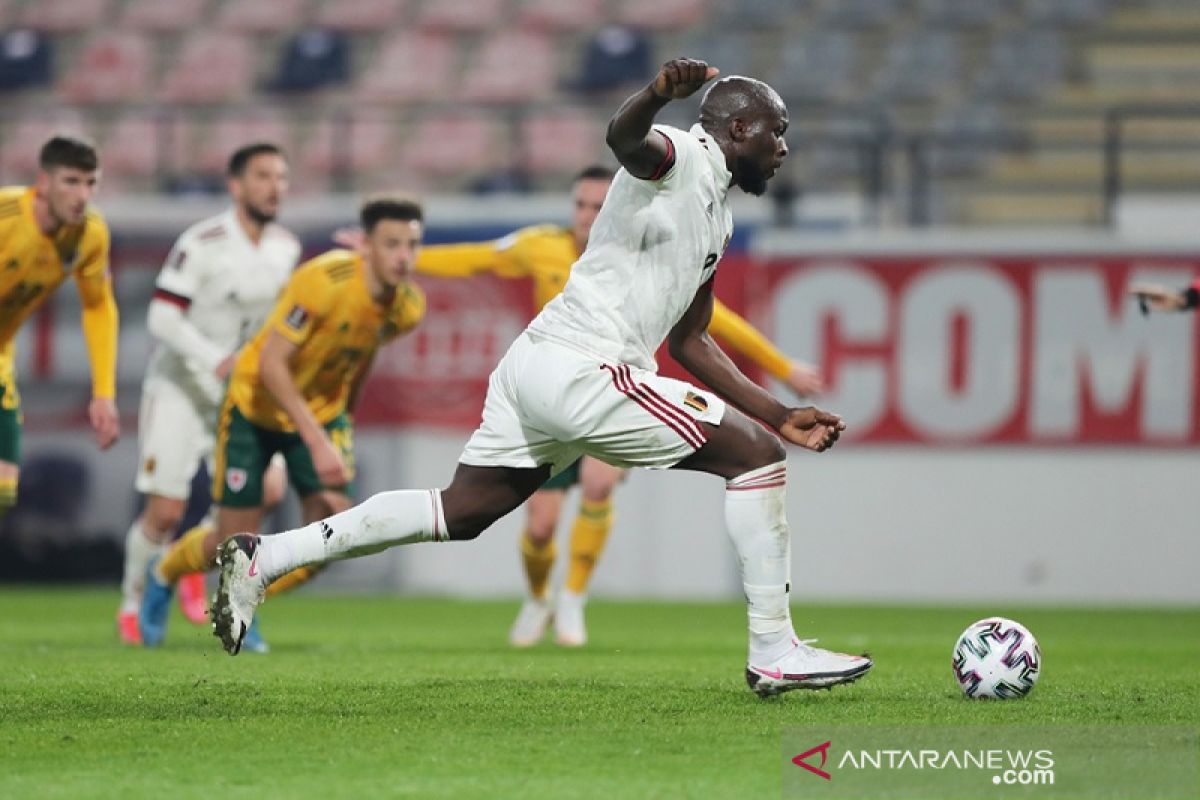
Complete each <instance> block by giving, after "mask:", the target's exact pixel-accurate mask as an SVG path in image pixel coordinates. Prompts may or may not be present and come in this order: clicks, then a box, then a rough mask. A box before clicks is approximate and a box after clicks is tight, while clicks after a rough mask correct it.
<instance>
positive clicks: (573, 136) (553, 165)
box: [520, 108, 607, 176]
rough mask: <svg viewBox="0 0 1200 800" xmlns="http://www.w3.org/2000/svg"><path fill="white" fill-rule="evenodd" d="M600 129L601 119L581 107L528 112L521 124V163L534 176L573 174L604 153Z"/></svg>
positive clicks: (603, 121) (601, 130)
mask: <svg viewBox="0 0 1200 800" xmlns="http://www.w3.org/2000/svg"><path fill="white" fill-rule="evenodd" d="M604 129H605V119H604V118H602V117H601V116H600V115H598V114H595V113H592V112H590V111H587V110H585V109H582V108H555V109H551V110H548V111H538V112H534V113H531V114H529V115H528V116H527V117H526V118H525V119H524V121H523V122H522V123H521V133H520V136H521V138H520V147H521V162H522V163H523V164H525V165H526V167H527V168H528V169H529V170H530V171H531V172H532V173H533V174H535V175H562V176H571V175H574V174H575V173H577V172H579V170H581V169H582V168H583V167H585V166H587V165H588V164H591V163H593V162H595V161H598V160H601V159H602V158H603V157H604V156H605V155H606V154H607V151H606V149H605V147H604Z"/></svg>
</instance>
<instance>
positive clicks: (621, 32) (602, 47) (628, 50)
mask: <svg viewBox="0 0 1200 800" xmlns="http://www.w3.org/2000/svg"><path fill="white" fill-rule="evenodd" d="M652 61H653V59H652V53H651V46H650V39H649V37H648V36H647V35H646V34H644V33H641V32H640V31H635V30H633V29H631V28H627V27H624V26H622V25H609V26H607V27H605V28H601V29H600V30H599V31H597V32H596V33H595V34H593V35H592V37H591V38H590V39H589V40H588V42H587V45H586V47H585V50H584V54H583V61H582V63H581V64H580V68H579V77H578V78H577V79H576V80H575V81H574V87H575V88H577V89H579V90H581V91H585V92H595V91H604V90H606V89H613V88H616V87H618V86H623V85H625V84H627V83H631V82H645V81H646V76H647V75H650V74H651V73H650V71H651V68H652V67H651V64H652Z"/></svg>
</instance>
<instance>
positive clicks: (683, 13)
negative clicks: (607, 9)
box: [617, 0, 708, 31]
mask: <svg viewBox="0 0 1200 800" xmlns="http://www.w3.org/2000/svg"><path fill="white" fill-rule="evenodd" d="M707 11H708V0H655V2H653V3H647V2H645V0H623V2H622V3H621V5H620V7H619V9H618V10H617V21H618V22H620V23H621V24H623V25H628V26H630V27H632V28H641V29H644V30H656V31H678V30H684V29H686V28H690V27H692V26H694V25H697V24H698V23H700V22H701V20H702V19H703V17H704V14H705V13H706V12H707Z"/></svg>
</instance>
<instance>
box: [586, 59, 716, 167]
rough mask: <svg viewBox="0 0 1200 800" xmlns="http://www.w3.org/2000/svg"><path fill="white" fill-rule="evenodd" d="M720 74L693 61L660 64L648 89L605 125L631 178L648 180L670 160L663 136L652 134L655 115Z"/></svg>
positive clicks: (705, 65)
mask: <svg viewBox="0 0 1200 800" xmlns="http://www.w3.org/2000/svg"><path fill="white" fill-rule="evenodd" d="M719 73H720V71H719V70H718V69H717V68H716V67H710V66H709V65H708V64H706V63H705V62H703V61H697V60H696V59H694V58H676V59H674V60H671V61H668V62H667V63H665V64H663V66H662V69H660V70H659V71H658V75H656V76H655V78H654V80H653V81H651V83H650V85H648V86H647V87H646V88H644V89H642V90H641V91H640V92H638V93H637V94H635V95H633V96H632V97H630V98H629V99H628V100H626V101H625V102H624V103H623V104H622V105H621V107H620V108H619V109H617V113H616V114H614V115H613V118H612V119H611V120H609V123H608V136H607V137H606V141H607V142H608V146H609V148H610V149H612V151H613V155H615V156H616V157H617V161H619V162H620V163H621V166H623V167H624V168H625V169H627V170H628V171H629V174H630V175H633V176H634V177H635V178H651V177H654V176H655V174H656V173H659V172H661V171H662V170H661V167H662V165H663V163H664V162H665V161H666V160H668V158H669V156H670V150H669V143H668V141H667V139H666V137H665V136H661V135H659V134H652V132H651V129H650V126H651V125H653V124H654V115H655V114H657V113H658V112H659V109H661V108H662V107H663V106H665V105H666V104H667V103H669V102H671V101H672V100H681V99H683V98H685V97H688V96H689V95H691V94H693V93H694V92H695V91H696V90H697V89H699V88H700V87H701V86H703V85H704V84H706V83H708V82H709V81H710V80H712V79H713V78H715V77H717V75H718V74H719Z"/></svg>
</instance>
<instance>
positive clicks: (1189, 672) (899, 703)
mask: <svg viewBox="0 0 1200 800" xmlns="http://www.w3.org/2000/svg"><path fill="white" fill-rule="evenodd" d="M115 603H116V593H115V592H112V591H109V592H98V591H78V590H26V589H20V590H14V589H7V590H0V609H3V614H0V798H26V797H29V798H37V799H38V800H46V799H47V798H58V797H62V798H83V797H117V798H134V797H153V798H163V800H167V799H168V798H169V799H170V800H178V799H179V798H191V797H195V798H206V800H212V798H241V797H245V798H266V797H321V798H333V797H347V798H349V797H353V798H368V797H369V798H377V797H412V798H476V797H478V798H508V797H522V798H593V797H594V798H759V797H762V798H771V797H779V796H780V781H781V766H780V763H781V759H780V748H781V734H782V731H783V729H784V727H785V726H789V725H797V724H814V723H820V724H826V723H828V724H857V723H869V724H898V723H903V724H907V723H917V724H922V723H928V724H939V725H945V724H956V723H963V724H997V725H1007V724H1048V723H1084V724H1094V723H1101V724H1103V723H1106V722H1112V723H1118V722H1119V723H1131V724H1189V725H1195V724H1197V722H1198V721H1200V610H1187V611H1152V610H1109V611H1103V610H1049V609H1019V608H1017V609H1014V608H1000V607H986V608H983V607H973V608H956V609H947V608H894V607H887V606H859V607H844V606H828V607H826V606H806V605H803V604H799V603H797V604H795V607H794V614H795V622H796V628H797V630H798V631H799V632H800V633H801V635H803V636H806V637H819V638H820V644H821V645H822V646H827V647H831V648H837V649H848V650H852V651H861V650H868V651H870V652H871V654H872V655H873V656H874V657H875V659H876V667H875V670H874V671H873V672H872V674H870V675H869V676H867V678H865V679H864V680H863V681H862V682H860V683H858V684H855V685H853V686H849V687H840V688H838V689H835V690H834V691H832V692H815V693H802V692H793V693H791V694H789V695H785V696H783V697H781V698H778V699H776V700H773V701H768V702H764V701H761V700H759V699H758V698H757V697H755V696H754V695H753V694H752V693H751V692H750V691H749V690H748V689H747V688H746V686H745V683H744V681H743V678H742V667H743V658H744V646H745V640H744V636H745V634H744V630H745V628H744V616H743V614H744V612H743V609H742V607H741V606H740V605H739V604H735V603H727V604H726V603H722V604H682V603H678V604H676V603H618V602H603V601H597V602H594V603H593V604H592V605H591V607H590V608H589V623H590V633H591V637H592V641H591V643H590V644H589V646H588V647H587V648H585V649H582V650H575V651H564V650H561V649H559V648H556V647H554V646H553V645H552V644H545V645H543V646H541V647H538V648H534V649H532V650H528V651H514V650H512V649H510V648H509V647H508V646H507V643H506V638H505V637H506V632H507V629H508V625H509V623H510V621H511V618H512V615H513V614H514V613H515V611H516V604H515V603H511V602H508V603H505V602H460V601H451V600H412V599H400V598H392V597H331V596H322V595H320V594H308V595H301V596H295V597H287V598H283V599H281V600H278V601H274V602H272V603H271V604H269V605H268V606H267V607H266V608H265V610H264V613H263V630H264V633H265V635H266V636H267V639H268V640H269V641H270V642H271V644H272V646H273V648H274V652H272V653H271V654H270V655H268V656H265V657H263V656H257V657H256V656H253V655H249V654H245V655H242V656H239V657H237V658H230V657H229V656H227V655H225V654H224V653H223V652H221V650H220V648H219V646H218V644H217V641H216V640H215V639H214V638H212V636H211V635H209V632H208V631H207V630H206V629H202V628H194V627H191V626H189V625H187V623H186V622H184V620H183V618H182V617H181V616H179V615H178V613H177V612H173V614H174V616H173V619H172V629H171V632H170V634H169V636H168V640H167V644H166V646H164V647H163V648H161V649H159V650H156V651H146V650H140V649H126V648H122V647H120V646H119V645H118V644H117V642H116V639H115V635H114V632H113V624H112V615H113V610H114V606H115ZM997 613H999V614H1004V615H1006V616H1012V617H1014V618H1015V619H1018V620H1019V621H1021V622H1022V623H1024V624H1025V625H1027V626H1028V627H1029V628H1030V629H1031V630H1032V631H1033V632H1034V634H1035V635H1036V636H1037V637H1038V639H1039V641H1040V643H1041V645H1042V651H1043V656H1044V668H1043V672H1042V676H1041V680H1040V682H1039V684H1038V686H1037V688H1036V689H1035V690H1034V692H1033V693H1032V694H1031V695H1030V696H1029V697H1028V698H1026V699H1025V700H1022V701H1011V702H971V701H965V700H963V699H962V698H961V697H960V696H959V693H958V689H957V687H956V686H955V684H954V682H953V679H952V677H951V673H950V666H949V660H950V657H949V653H950V649H951V647H952V646H953V644H954V641H955V638H956V637H957V635H958V634H959V632H960V631H961V630H962V629H963V628H964V627H965V626H966V625H967V624H968V623H970V622H972V621H974V620H975V619H977V618H980V617H983V616H987V615H990V614H997Z"/></svg>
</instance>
